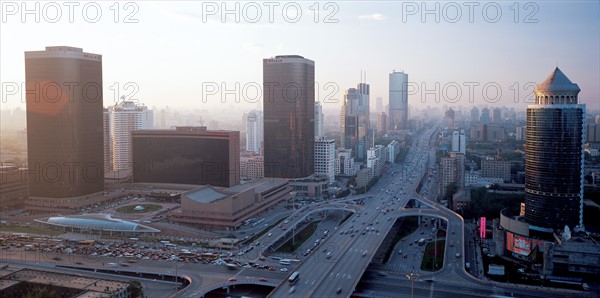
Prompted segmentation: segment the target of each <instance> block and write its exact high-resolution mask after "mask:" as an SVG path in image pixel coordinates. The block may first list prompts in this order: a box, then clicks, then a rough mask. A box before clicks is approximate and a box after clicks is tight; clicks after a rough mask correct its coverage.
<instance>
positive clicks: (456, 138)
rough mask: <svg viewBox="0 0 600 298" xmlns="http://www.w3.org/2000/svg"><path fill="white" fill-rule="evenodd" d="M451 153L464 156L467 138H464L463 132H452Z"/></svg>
mask: <svg viewBox="0 0 600 298" xmlns="http://www.w3.org/2000/svg"><path fill="white" fill-rule="evenodd" d="M452 151H454V152H460V153H462V154H466V152H467V138H466V136H465V130H464V129H461V130H455V131H453V132H452Z"/></svg>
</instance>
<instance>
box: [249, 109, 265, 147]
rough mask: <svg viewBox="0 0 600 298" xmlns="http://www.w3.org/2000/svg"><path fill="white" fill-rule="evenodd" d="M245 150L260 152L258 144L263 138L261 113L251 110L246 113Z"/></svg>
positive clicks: (259, 144)
mask: <svg viewBox="0 0 600 298" xmlns="http://www.w3.org/2000/svg"><path fill="white" fill-rule="evenodd" d="M245 118H246V151H247V152H254V153H256V154H260V146H261V144H262V142H263V140H264V134H263V129H264V128H263V121H264V120H263V113H262V112H261V111H256V110H252V111H250V113H248V115H246V117H245Z"/></svg>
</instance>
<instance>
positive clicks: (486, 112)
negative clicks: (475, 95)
mask: <svg viewBox="0 0 600 298" xmlns="http://www.w3.org/2000/svg"><path fill="white" fill-rule="evenodd" d="M491 122H492V118H491V116H490V109H488V108H487V107H485V108H483V109H481V124H490V123H491Z"/></svg>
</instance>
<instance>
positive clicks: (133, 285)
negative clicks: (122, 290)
mask: <svg viewBox="0 0 600 298" xmlns="http://www.w3.org/2000/svg"><path fill="white" fill-rule="evenodd" d="M127 292H128V293H129V297H132V298H138V297H144V290H143V289H142V284H141V283H140V282H139V281H137V280H130V281H129V286H127Z"/></svg>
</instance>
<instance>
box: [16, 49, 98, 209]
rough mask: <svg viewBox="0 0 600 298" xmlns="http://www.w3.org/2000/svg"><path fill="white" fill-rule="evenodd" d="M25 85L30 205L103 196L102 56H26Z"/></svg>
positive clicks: (76, 52)
mask: <svg viewBox="0 0 600 298" xmlns="http://www.w3.org/2000/svg"><path fill="white" fill-rule="evenodd" d="M25 80H26V85H27V87H26V88H27V90H26V99H27V155H28V167H29V172H30V175H29V177H28V180H29V194H30V201H32V202H39V201H44V200H48V199H51V200H50V201H49V202H46V203H44V204H50V205H56V204H58V205H60V204H61V202H62V203H65V204H70V203H72V202H75V201H78V200H80V199H81V197H84V196H86V195H90V194H93V193H97V192H101V191H103V190H104V156H103V148H104V146H103V143H104V139H103V108H102V56H101V55H97V54H90V53H85V52H83V50H82V49H80V48H73V47H65V46H59V47H46V50H45V51H33V52H25ZM56 199H62V200H56ZM58 205H56V206H58ZM47 206H49V205H47Z"/></svg>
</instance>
